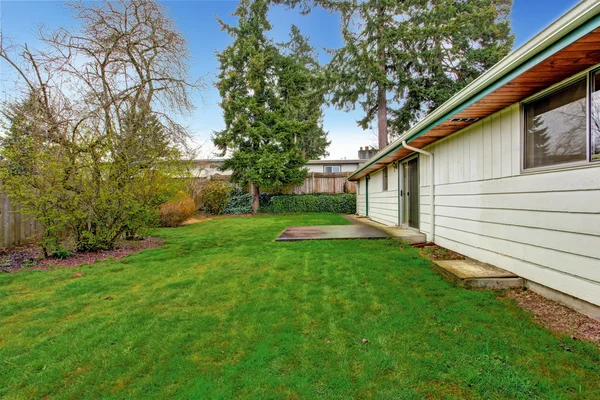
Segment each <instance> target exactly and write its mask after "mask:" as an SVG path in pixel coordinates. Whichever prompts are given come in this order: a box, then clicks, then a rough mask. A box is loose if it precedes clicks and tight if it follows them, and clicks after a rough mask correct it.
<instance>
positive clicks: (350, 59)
mask: <svg viewBox="0 0 600 400" xmlns="http://www.w3.org/2000/svg"><path fill="white" fill-rule="evenodd" d="M274 1H276V2H278V3H283V4H287V5H288V6H292V7H293V6H296V5H300V6H301V7H302V8H303V11H304V12H308V11H309V10H310V7H311V6H312V5H321V6H323V7H325V8H328V9H330V10H332V11H337V12H340V14H341V17H342V26H341V31H342V36H343V39H344V46H343V47H342V48H340V49H337V50H334V51H332V55H333V59H332V61H331V63H330V65H329V66H328V68H327V71H329V72H330V83H331V95H332V97H331V100H332V103H333V104H334V105H336V106H337V107H339V108H343V109H353V108H354V107H356V105H357V104H358V105H360V106H361V107H362V108H363V110H364V112H365V117H364V118H363V119H362V120H360V121H358V123H359V125H360V126H361V127H363V128H364V129H366V128H367V127H368V126H369V125H370V124H371V123H372V122H373V121H374V120H375V119H377V121H378V139H379V148H380V149H381V148H383V147H384V146H386V145H387V143H388V137H389V135H398V134H401V133H402V132H404V131H406V130H407V129H408V128H409V127H410V126H411V125H413V124H414V123H415V122H417V121H418V120H419V119H421V118H422V117H423V116H424V115H425V114H426V113H428V112H430V111H431V110H433V109H434V108H436V107H438V106H439V105H441V104H442V103H443V102H444V101H446V100H447V99H448V98H450V97H451V96H452V95H453V94H454V93H456V92H457V91H459V90H460V89H462V88H463V87H464V86H466V85H467V84H468V83H470V82H471V81H472V80H473V79H475V78H476V77H477V76H479V74H481V73H482V72H483V71H485V70H486V69H488V68H490V67H491V66H492V65H494V64H495V63H497V62H498V61H499V60H500V59H501V58H503V57H504V56H506V55H507V54H508V52H509V51H510V49H511V47H512V44H513V35H512V34H511V28H510V22H509V20H508V16H509V13H510V9H511V6H512V0H469V1H460V0H274ZM388 122H389V128H388Z"/></svg>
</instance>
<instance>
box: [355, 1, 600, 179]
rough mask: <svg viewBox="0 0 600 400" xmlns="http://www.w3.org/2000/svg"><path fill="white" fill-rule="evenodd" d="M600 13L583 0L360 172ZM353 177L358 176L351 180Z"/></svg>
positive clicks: (598, 6) (597, 7) (594, 4)
mask: <svg viewBox="0 0 600 400" xmlns="http://www.w3.org/2000/svg"><path fill="white" fill-rule="evenodd" d="M598 13H600V1H599V0H583V1H582V2H580V3H579V4H577V5H576V6H575V7H573V8H572V9H571V10H569V11H568V12H567V13H565V14H564V15H563V16H562V17H560V18H559V19H557V20H556V21H554V22H553V23H552V24H550V25H549V26H548V27H547V28H546V29H544V30H542V31H541V32H540V33H538V34H537V35H535V36H534V37H533V38H531V39H530V40H529V41H528V42H527V43H525V44H524V45H522V46H521V47H519V48H518V49H517V50H515V51H514V52H512V53H511V54H509V55H508V56H506V57H504V58H503V59H502V60H500V61H499V62H498V63H497V64H496V65H494V66H493V67H492V68H490V69H489V70H487V71H486V72H484V73H483V74H481V75H480V76H479V78H477V79H475V80H474V81H473V82H471V83H470V84H468V85H467V86H465V87H464V88H463V89H462V90H461V91H459V92H458V93H456V94H455V95H454V96H452V97H451V98H450V99H449V100H448V101H446V102H445V103H444V104H442V105H441V106H439V107H438V108H436V109H435V110H433V111H432V112H431V113H429V114H428V115H427V116H426V117H425V118H424V119H422V120H421V121H419V122H418V123H417V124H415V125H414V126H413V127H412V128H410V129H409V130H408V131H406V132H405V133H404V134H403V135H401V136H400V137H399V138H398V139H397V140H395V141H394V142H392V143H390V144H388V145H387V146H386V147H384V148H383V149H379V152H378V153H377V155H375V156H374V157H373V158H372V159H370V160H369V161H368V162H367V164H365V165H364V166H361V167H359V168H362V167H365V166H368V165H371V164H374V163H375V162H376V161H378V160H380V159H381V158H383V157H384V156H385V155H386V153H387V150H388V149H390V148H393V147H397V146H398V144H399V143H401V142H404V141H405V140H407V139H409V138H410V137H411V136H413V135H415V134H416V133H417V132H419V131H420V130H422V129H424V128H426V127H427V126H428V125H430V124H432V123H434V122H435V121H437V120H438V119H439V118H441V117H442V116H444V115H445V114H446V113H448V112H450V111H452V109H454V108H456V107H458V106H460V104H462V103H463V102H465V101H467V100H469V98H471V97H472V96H474V95H476V94H477V93H479V92H480V91H482V90H484V89H485V88H486V87H487V86H489V85H490V84H492V83H493V82H495V81H496V80H498V79H500V78H501V77H502V76H504V75H505V74H507V73H509V72H510V71H512V70H513V69H515V68H516V67H518V66H519V65H520V64H522V63H524V62H525V61H527V60H528V59H529V58H531V57H533V56H534V55H535V54H537V53H539V52H540V51H542V50H544V49H545V48H547V47H549V46H551V45H552V44H554V43H555V42H557V41H558V40H559V39H560V38H562V37H563V36H565V35H566V34H567V33H569V32H571V31H572V30H574V29H575V28H577V27H579V26H580V25H582V24H583V23H585V22H586V21H587V20H589V19H590V18H592V17H593V16H595V15H596V14H598ZM353 175H354V173H353V174H352V175H351V176H350V177H352V176H353Z"/></svg>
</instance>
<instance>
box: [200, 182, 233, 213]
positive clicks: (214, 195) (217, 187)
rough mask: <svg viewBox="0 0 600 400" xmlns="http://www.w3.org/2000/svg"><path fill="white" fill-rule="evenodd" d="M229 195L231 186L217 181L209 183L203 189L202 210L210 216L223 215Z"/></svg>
mask: <svg viewBox="0 0 600 400" xmlns="http://www.w3.org/2000/svg"><path fill="white" fill-rule="evenodd" d="M230 193H231V186H229V185H228V184H227V183H225V182H222V181H217V180H212V181H210V182H209V183H208V184H207V185H206V187H205V188H204V209H205V210H206V211H207V212H209V213H211V214H216V215H219V214H223V211H224V210H225V207H226V206H227V202H228V201H229V194H230Z"/></svg>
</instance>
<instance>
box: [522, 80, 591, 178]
mask: <svg viewBox="0 0 600 400" xmlns="http://www.w3.org/2000/svg"><path fill="white" fill-rule="evenodd" d="M586 86H587V83H586V80H585V79H584V80H581V81H579V82H576V83H574V84H572V85H570V86H568V87H566V88H564V89H561V90H559V91H557V92H554V93H552V94H550V95H548V96H545V97H542V98H541V99H538V100H535V101H533V102H531V103H528V104H526V105H525V124H526V126H525V129H526V130H525V168H536V167H544V166H549V165H557V164H565V163H571V162H577V161H585V160H586V159H587V112H586V109H587V107H586V92H587V90H586Z"/></svg>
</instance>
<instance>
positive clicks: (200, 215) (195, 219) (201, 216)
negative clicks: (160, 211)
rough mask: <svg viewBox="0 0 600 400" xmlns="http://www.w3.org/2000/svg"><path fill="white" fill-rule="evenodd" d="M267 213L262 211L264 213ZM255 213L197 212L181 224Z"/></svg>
mask: <svg viewBox="0 0 600 400" xmlns="http://www.w3.org/2000/svg"><path fill="white" fill-rule="evenodd" d="M264 214H265V213H261V215H264ZM253 215H255V214H223V215H212V214H204V213H196V214H195V215H194V216H193V217H192V218H190V219H188V220H187V221H184V222H183V223H182V224H181V225H182V226H185V225H192V224H197V223H199V222H204V221H210V220H213V219H221V218H229V217H252V216H253Z"/></svg>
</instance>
